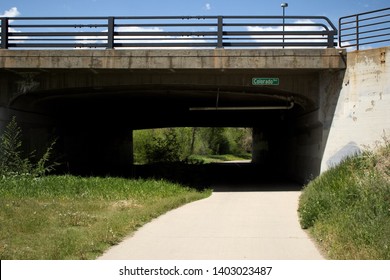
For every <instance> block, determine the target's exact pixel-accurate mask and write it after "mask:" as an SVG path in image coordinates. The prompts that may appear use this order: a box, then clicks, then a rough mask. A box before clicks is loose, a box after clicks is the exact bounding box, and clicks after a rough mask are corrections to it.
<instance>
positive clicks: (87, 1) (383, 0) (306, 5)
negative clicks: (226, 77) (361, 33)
mask: <svg viewBox="0 0 390 280" xmlns="http://www.w3.org/2000/svg"><path fill="white" fill-rule="evenodd" d="M282 2H287V3H288V5H289V6H288V8H287V9H286V15H299V16H300V15H304V16H317V15H318V16H327V17H328V18H329V19H331V20H332V21H333V22H334V23H335V24H337V20H338V18H339V17H341V16H346V15H351V14H355V13H361V12H365V11H371V10H376V9H382V8H387V7H390V3H389V0H286V1H280V0H239V1H235V0H192V1H190V0H61V1H55V0H0V15H1V16H4V15H7V16H15V15H16V16H24V17H30V16H141V15H143V16H149V15H151V16H155V15H161V16H165V15H168V16H169V15H180V16H181V15H185V16H197V15H226V16H227V15H281V13H282V8H281V7H280V4H281V3H282Z"/></svg>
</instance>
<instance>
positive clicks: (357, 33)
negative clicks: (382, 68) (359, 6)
mask: <svg viewBox="0 0 390 280" xmlns="http://www.w3.org/2000/svg"><path fill="white" fill-rule="evenodd" d="M356 50H357V51H358V50H359V15H356Z"/></svg>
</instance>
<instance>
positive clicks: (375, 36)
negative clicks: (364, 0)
mask: <svg viewBox="0 0 390 280" xmlns="http://www.w3.org/2000/svg"><path fill="white" fill-rule="evenodd" d="M386 42H390V8H385V9H380V10H375V11H370V12H366V13H361V14H356V15H351V16H345V17H341V18H340V19H339V47H341V48H355V49H356V50H359V49H360V47H362V46H365V45H366V46H367V45H371V46H374V45H375V46H378V45H379V44H384V43H386Z"/></svg>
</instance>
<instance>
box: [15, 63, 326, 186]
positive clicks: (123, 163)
mask: <svg viewBox="0 0 390 280" xmlns="http://www.w3.org/2000/svg"><path fill="white" fill-rule="evenodd" d="M81 72H82V73H83V74H82V75H81V76H82V79H80V78H78V77H75V76H74V75H75V74H71V73H63V71H58V72H56V71H53V72H52V73H50V74H46V73H43V74H42V73H41V74H39V75H38V76H37V77H36V78H37V79H38V77H41V76H42V77H41V78H40V79H41V80H40V81H39V83H40V84H45V86H46V87H42V88H38V89H34V90H33V91H32V92H29V93H28V94H22V95H18V96H15V98H13V99H12V100H11V106H12V107H13V108H14V109H16V110H18V109H19V110H25V111H30V112H34V113H39V114H44V115H47V116H49V117H50V118H51V119H52V120H53V121H54V123H55V129H56V133H57V134H58V135H59V142H60V143H59V145H60V146H61V147H62V151H61V152H62V153H63V154H64V155H65V162H66V164H65V166H66V170H65V171H66V172H71V173H77V174H84V175H121V176H122V175H123V176H133V175H137V174H138V175H139V174H141V173H142V172H140V171H139V169H138V171H137V168H136V167H134V166H133V165H132V162H133V147H132V142H133V137H132V131H133V130H139V129H147V128H164V127H165V128H166V127H181V128H184V127H216V128H223V127H247V128H253V139H255V141H254V145H253V151H252V162H251V163H247V164H241V165H240V167H237V166H238V165H237V164H235V165H234V166H231V167H230V166H228V165H225V166H224V167H219V166H218V165H217V164H215V166H214V167H211V165H210V166H209V167H208V168H209V170H212V169H213V170H212V171H210V172H209V173H208V174H211V175H212V176H211V175H210V177H213V180H214V179H216V178H220V179H223V178H228V177H229V176H230V175H231V178H233V179H234V178H237V179H238V178H253V179H256V180H257V179H258V180H261V179H264V178H271V177H272V178H280V179H284V178H294V179H295V177H296V176H295V175H296V173H299V172H300V170H302V168H305V167H302V166H301V161H302V162H308V161H309V160H311V159H310V158H308V159H307V158H303V160H302V157H301V158H299V157H300V155H297V151H299V152H300V153H303V154H304V153H306V152H305V151H303V148H302V147H300V146H299V145H301V143H302V141H303V142H304V141H306V140H302V139H303V138H306V137H307V135H309V134H311V130H312V128H313V127H314V128H315V129H316V128H317V127H319V126H321V124H320V123H319V121H318V118H317V117H316V114H317V113H316V112H318V106H319V104H317V103H318V102H317V95H318V88H319V82H318V73H315V72H313V71H303V70H300V71H298V72H290V73H287V72H283V73H282V74H280V75H279V76H281V77H284V78H283V80H284V82H283V83H285V84H282V85H283V86H280V87H272V86H253V85H249V83H250V81H251V77H253V76H255V75H256V74H254V72H253V71H252V72H250V71H242V72H243V73H241V72H240V71H225V72H221V71H219V70H218V71H208V70H205V71H204V72H202V74H201V73H200V71H189V70H188V71H184V70H181V71H177V72H178V73H171V72H170V71H168V70H159V71H157V70H148V71H146V70H142V71H135V72H131V73H132V74H131V75H130V78H129V71H118V72H115V73H116V74H115V75H114V74H113V73H112V72H110V71H109V70H105V71H103V70H99V73H98V74H95V73H91V71H81ZM256 72H258V73H260V74H258V75H260V76H261V75H262V74H261V73H262V72H264V71H263V70H259V71H256ZM270 72H272V71H270ZM239 74H240V75H239ZM303 74H304V75H305V77H306V78H307V81H306V80H303V78H302V75H303ZM47 75H48V76H49V77H45V76H47ZM264 75H265V74H264ZM208 76H210V77H208ZM99 77H100V78H101V80H102V81H98V79H99ZM45 79H47V80H49V81H52V83H53V85H52V86H50V85H49V83H48V82H47V81H45ZM63 79H65V80H63ZM73 79H74V81H73V82H72V83H71V84H72V85H74V83H80V86H79V87H74V86H73V87H69V86H64V85H66V84H67V83H68V82H69V80H73ZM110 79H112V80H110ZM176 79H177V81H176ZM181 80H182V81H181ZM108 81H110V83H111V85H108V83H109V82H108ZM141 81H143V82H145V83H141ZM303 81H306V82H303ZM229 82H231V84H229ZM106 83H107V84H106ZM60 84H61V86H62V87H61V86H60ZM289 86H290V87H291V88H292V89H294V90H291V91H288V90H287V89H288V88H289ZM51 87H52V88H51ZM57 87H59V88H57ZM299 90H302V91H303V92H305V94H303V93H300V91H299ZM316 133H317V132H316ZM308 137H310V135H309V136H308ZM310 141H311V140H310ZM314 141H321V140H318V139H316V140H314ZM318 145H320V144H318ZM264 147H267V149H268V150H266V149H265V148H264ZM309 157H310V155H309ZM316 164H317V163H314V164H313V165H316ZM235 166H236V167H235ZM243 167H245V168H243ZM191 168H198V169H199V170H200V169H201V168H200V167H198V166H196V167H194V166H191ZM202 168H203V167H202ZM229 168H232V169H231V170H230V169H229ZM316 168H317V167H315V168H314V169H316ZM318 169H319V167H318ZM193 170H194V169H192V171H191V170H189V171H188V173H189V174H190V173H196V172H194V171H193ZM218 170H224V171H218ZM243 170H246V171H248V172H246V171H245V172H241V171H243ZM199 172H203V171H199ZM309 172H311V171H309ZM204 173H207V172H206V171H205V172H204ZM217 174H219V175H217ZM240 174H241V175H240ZM138 175H137V176H138ZM227 175H229V176H227ZM305 176H306V175H305ZM199 177H201V176H199ZM204 177H205V178H206V177H207V176H206V175H205V176H204ZM298 177H301V178H302V177H304V176H298ZM301 178H298V180H300V179H301ZM205 180H206V179H205ZM210 180H211V179H210Z"/></svg>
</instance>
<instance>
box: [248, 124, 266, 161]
mask: <svg viewBox="0 0 390 280" xmlns="http://www.w3.org/2000/svg"><path fill="white" fill-rule="evenodd" d="M266 134H267V133H266V131H265V130H264V129H262V128H259V127H254V128H253V132H252V163H254V164H259V165H260V164H261V165H264V164H266V162H267V157H268V152H269V150H268V149H269V147H268V139H267V135H266Z"/></svg>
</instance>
